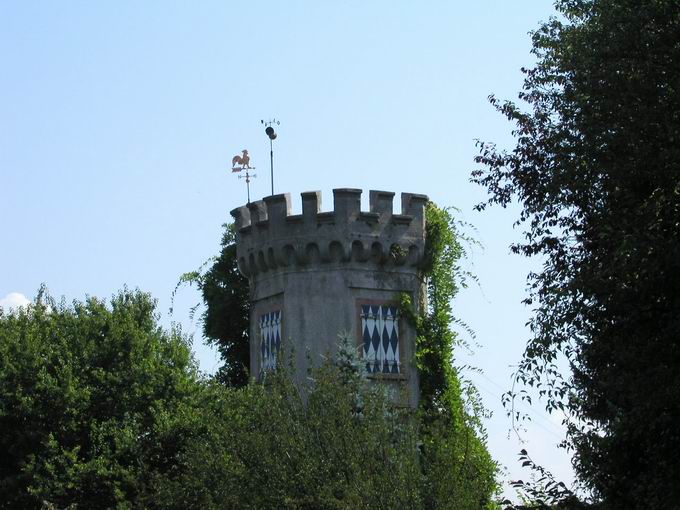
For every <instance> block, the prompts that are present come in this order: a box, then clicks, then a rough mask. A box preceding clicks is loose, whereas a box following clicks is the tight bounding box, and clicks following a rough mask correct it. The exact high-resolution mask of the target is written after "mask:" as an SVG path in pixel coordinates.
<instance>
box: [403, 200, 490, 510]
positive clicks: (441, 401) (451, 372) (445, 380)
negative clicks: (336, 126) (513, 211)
mask: <svg viewBox="0 0 680 510" xmlns="http://www.w3.org/2000/svg"><path fill="white" fill-rule="evenodd" d="M459 226H460V223H459V222H457V221H456V220H455V218H454V216H453V214H452V209H444V208H440V207H437V206H436V205H435V204H434V203H432V202H430V203H428V206H427V209H426V231H425V254H424V261H423V265H422V269H421V276H422V279H423V285H424V286H425V288H426V293H425V296H424V297H423V299H422V301H421V302H420V303H418V306H416V304H415V303H413V302H412V299H411V297H410V296H409V295H408V294H402V295H401V298H400V301H401V304H400V308H401V313H402V315H403V316H404V317H405V318H406V319H407V320H408V321H409V322H411V323H412V324H413V325H414V327H415V330H416V366H417V368H418V372H419V376H420V409H419V415H420V435H421V438H422V442H423V455H422V459H421V460H422V467H423V469H430V468H431V466H432V465H436V464H440V463H447V462H448V463H450V465H453V466H456V468H455V469H454V470H452V472H451V474H450V476H451V477H454V479H453V480H449V481H448V482H447V483H448V484H449V485H450V484H451V483H453V485H454V486H458V485H459V484H461V483H467V484H472V485H474V484H479V485H478V487H479V488H481V487H482V486H486V488H487V491H486V492H485V491H484V490H482V491H471V492H470V491H467V490H466V491H463V492H466V493H467V494H473V493H477V494H480V493H486V494H490V493H491V492H492V491H490V490H489V488H491V487H493V486H494V485H495V481H494V479H495V475H496V473H497V469H498V468H497V465H496V463H495V462H494V461H493V460H492V459H491V456H490V454H489V452H488V450H487V448H486V432H485V430H484V427H483V423H482V418H483V417H484V416H486V411H485V410H484V407H483V406H482V403H481V400H480V398H479V394H478V392H477V390H476V389H475V387H474V385H472V383H471V382H470V381H468V380H465V379H464V378H463V377H462V376H461V373H460V369H459V368H457V366H456V364H455V359H454V348H455V347H457V346H461V345H462V344H464V342H463V341H462V340H461V339H460V337H459V336H458V334H457V333H456V332H455V331H454V330H453V329H451V325H452V324H453V323H458V324H463V323H462V322H461V321H459V320H458V319H456V317H455V316H454V314H453V310H452V307H451V301H452V299H453V298H454V297H455V296H456V294H457V293H458V291H459V290H460V289H461V288H464V287H466V286H467V283H468V282H469V281H470V280H474V279H475V277H474V275H471V274H470V273H469V272H466V271H464V270H463V269H462V267H461V265H460V262H461V260H462V259H463V258H464V257H465V255H466V251H465V246H467V245H469V243H474V242H475V241H474V240H473V239H471V238H469V237H467V236H465V235H464V234H462V233H461V232H460V230H459ZM463 326H464V324H463ZM467 329H468V330H469V328H467ZM441 488H442V489H443V486H442V487H441ZM437 489H438V488H437V487H432V488H431V492H432V494H433V496H432V498H433V501H432V503H433V504H434V503H436V498H437V496H436V494H437V493H438V490H437ZM463 492H461V494H462V493H463ZM470 503H471V502H470ZM486 504H488V505H489V506H491V505H492V503H491V502H490V501H487V502H486ZM484 506H485V505H484V504H482V502H479V508H484Z"/></svg>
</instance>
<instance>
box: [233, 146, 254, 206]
mask: <svg viewBox="0 0 680 510" xmlns="http://www.w3.org/2000/svg"><path fill="white" fill-rule="evenodd" d="M243 170H245V174H244V175H239V176H238V178H239V179H245V180H246V189H247V190H248V203H250V178H251V177H257V174H251V173H250V172H249V171H250V170H255V167H254V166H250V156H248V151H247V150H246V149H243V150H242V151H241V155H240V156H239V155H238V154H237V155H236V156H234V157H233V158H231V171H232V173H234V172H242V171H243Z"/></svg>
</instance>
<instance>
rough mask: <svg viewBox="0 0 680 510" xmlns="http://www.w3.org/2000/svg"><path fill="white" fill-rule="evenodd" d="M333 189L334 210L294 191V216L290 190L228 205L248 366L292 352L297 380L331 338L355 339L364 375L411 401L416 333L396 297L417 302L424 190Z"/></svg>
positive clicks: (265, 365) (260, 366)
mask: <svg viewBox="0 0 680 510" xmlns="http://www.w3.org/2000/svg"><path fill="white" fill-rule="evenodd" d="M393 198H394V193H391V192H387V191H371V192H370V211H368V212H366V211H361V190H359V189H335V190H333V211H329V212H321V193H320V192H318V191H312V192H307V193H302V214H301V215H292V214H291V202H290V195H289V194H288V193H286V194H281V195H273V196H269V197H266V198H265V199H264V200H261V201H257V202H252V203H250V204H248V205H247V206H243V207H239V208H237V209H234V210H233V211H232V212H231V214H232V216H233V217H234V218H235V220H236V226H237V234H236V244H237V256H238V263H239V269H240V270H241V272H242V273H243V274H244V275H245V276H246V277H247V278H248V281H249V284H250V299H251V303H252V306H251V317H250V339H251V340H250V369H251V374H253V375H254V376H256V377H257V376H258V375H261V374H262V372H263V371H265V370H269V369H272V368H273V367H274V366H275V365H276V361H277V358H278V357H279V355H280V354H281V352H282V349H285V350H287V351H289V350H290V349H293V351H294V363H295V365H296V369H297V370H296V378H297V380H298V382H299V383H300V382H302V381H303V380H304V379H305V377H306V368H307V365H308V363H309V361H310V360H311V362H312V363H319V362H320V361H321V359H322V356H327V355H332V354H333V353H334V351H335V350H336V348H337V342H338V335H339V334H340V333H345V332H346V333H349V334H350V335H351V336H352V338H354V339H356V342H357V347H358V349H357V350H358V353H359V355H360V356H361V357H363V359H364V360H365V362H366V369H367V373H368V377H371V378H376V379H380V380H382V381H383V382H385V383H386V384H388V385H389V387H390V389H392V390H394V391H398V392H399V394H400V395H404V397H403V398H405V399H406V401H407V402H408V404H409V405H412V406H416V405H417V402H418V373H417V370H416V366H415V331H414V330H413V328H412V326H411V325H410V324H408V323H407V322H406V320H403V319H402V318H401V317H400V314H399V312H398V306H397V305H398V299H399V295H400V294H401V293H403V292H406V293H408V294H409V295H410V296H411V298H412V302H413V303H416V304H419V303H421V301H422V298H423V295H422V293H423V292H424V289H423V284H422V281H421V278H420V276H419V267H420V264H421V262H422V259H423V252H424V246H425V206H426V204H427V197H426V196H425V195H416V194H413V193H402V195H401V214H393V212H392V201H393Z"/></svg>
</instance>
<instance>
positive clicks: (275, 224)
mask: <svg viewBox="0 0 680 510" xmlns="http://www.w3.org/2000/svg"><path fill="white" fill-rule="evenodd" d="M264 203H265V205H266V209H267V219H268V220H269V225H270V228H271V229H272V232H275V233H277V232H278V231H279V229H282V228H284V225H285V224H286V219H287V218H288V217H289V216H290V215H291V212H292V207H291V203H290V193H282V194H280V195H271V196H269V197H265V198H264Z"/></svg>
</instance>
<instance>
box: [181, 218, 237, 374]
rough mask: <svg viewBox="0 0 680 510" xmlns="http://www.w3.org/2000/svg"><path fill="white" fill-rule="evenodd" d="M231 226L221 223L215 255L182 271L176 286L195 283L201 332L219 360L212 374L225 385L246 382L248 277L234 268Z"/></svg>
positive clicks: (234, 250) (234, 257) (234, 245)
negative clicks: (200, 300) (200, 302)
mask: <svg viewBox="0 0 680 510" xmlns="http://www.w3.org/2000/svg"><path fill="white" fill-rule="evenodd" d="M233 229H234V225H233V224H229V225H224V234H223V235H222V244H221V246H222V248H221V250H220V254H219V256H218V257H216V258H214V259H212V260H211V261H210V262H208V263H207V264H204V266H203V267H201V268H200V269H199V270H198V271H191V272H189V273H185V274H183V275H182V277H181V278H180V281H179V283H178V287H179V286H180V285H182V284H185V283H188V284H190V285H191V284H192V283H196V285H197V286H198V289H199V290H200V291H201V295H202V297H203V303H204V304H205V311H204V312H203V316H202V322H203V335H204V336H205V338H206V340H207V343H208V344H209V345H213V346H215V347H216V348H217V350H218V352H219V353H220V358H221V360H222V365H221V366H220V367H219V369H218V370H217V373H216V374H215V377H216V378H217V379H218V380H220V381H222V382H223V383H225V384H227V385H229V386H235V387H240V386H244V385H246V384H247V383H248V377H249V366H250V348H249V341H248V338H249V331H248V328H249V321H250V299H249V296H248V279H247V278H245V277H244V276H243V275H242V274H241V273H240V272H239V270H238V261H237V259H236V242H235V233H234V230H233ZM210 263H211V264H210ZM209 264H210V267H209V269H208V270H207V271H205V272H204V271H203V269H204V267H205V266H206V265H209ZM175 290H177V289H175Z"/></svg>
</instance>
